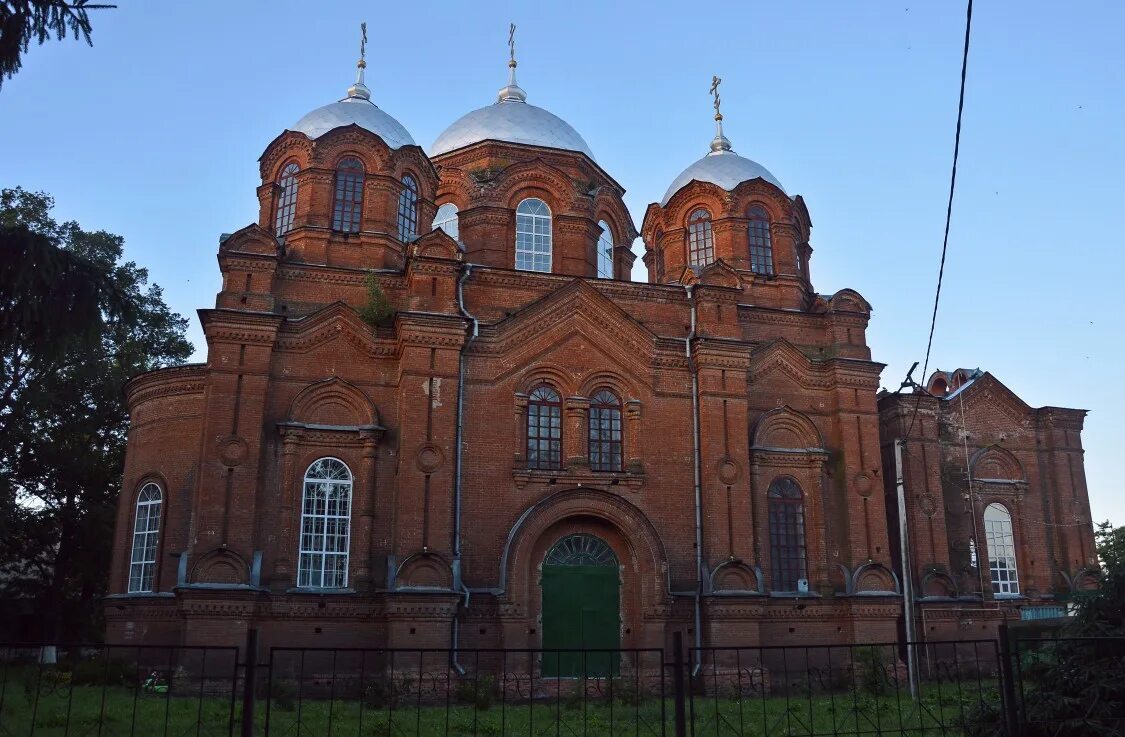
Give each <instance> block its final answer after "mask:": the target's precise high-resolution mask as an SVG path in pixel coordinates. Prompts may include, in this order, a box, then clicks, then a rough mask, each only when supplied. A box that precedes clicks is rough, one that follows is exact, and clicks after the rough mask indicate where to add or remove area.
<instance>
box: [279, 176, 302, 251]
mask: <svg viewBox="0 0 1125 737" xmlns="http://www.w3.org/2000/svg"><path fill="white" fill-rule="evenodd" d="M300 171H301V167H299V166H297V164H296V162H290V163H288V164H286V165H285V168H284V169H282V170H281V176H280V177H278V178H277V217H276V218H275V222H274V235H276V236H277V237H278V238H280V237H281V236H283V235H285V234H286V233H288V232H289V231H290V230H292V229H293V216H294V215H295V214H296V213H297V173H298V172H300Z"/></svg>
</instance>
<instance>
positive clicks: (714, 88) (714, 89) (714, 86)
mask: <svg viewBox="0 0 1125 737" xmlns="http://www.w3.org/2000/svg"><path fill="white" fill-rule="evenodd" d="M722 83H723V80H721V79H719V78H718V77H716V76H714V75H712V76H711V95H712V96H713V97H714V98H715V120H722V119H723V114H722V113H720V112H719V102H720V101H719V85H720V84H722Z"/></svg>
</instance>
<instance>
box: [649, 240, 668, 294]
mask: <svg viewBox="0 0 1125 737" xmlns="http://www.w3.org/2000/svg"><path fill="white" fill-rule="evenodd" d="M663 239H664V231H663V230H657V231H656V235H654V236H653V237H652V247H653V248H654V249H655V250H656V273H655V274H649V281H650V282H653V283H654V284H655V283H657V282H660V281H663V280H665V279H667V277H666V276H665V274H664V248H663V247H662V246H661V245H660V241H661V240H663Z"/></svg>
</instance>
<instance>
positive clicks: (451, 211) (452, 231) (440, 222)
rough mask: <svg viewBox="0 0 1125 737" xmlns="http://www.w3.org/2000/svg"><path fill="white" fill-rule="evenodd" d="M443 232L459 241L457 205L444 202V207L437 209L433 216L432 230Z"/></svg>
mask: <svg viewBox="0 0 1125 737" xmlns="http://www.w3.org/2000/svg"><path fill="white" fill-rule="evenodd" d="M439 228H440V229H441V230H444V231H445V234H446V235H448V236H449V237H450V238H452V239H453V240H455V241H459V240H460V233H461V231H460V229H459V228H458V223H457V205H455V204H453V203H452V202H446V203H445V204H444V205H442V206H441V207H439V208H438V209H437V214H436V215H434V225H433V228H432V230H438V229H439Z"/></svg>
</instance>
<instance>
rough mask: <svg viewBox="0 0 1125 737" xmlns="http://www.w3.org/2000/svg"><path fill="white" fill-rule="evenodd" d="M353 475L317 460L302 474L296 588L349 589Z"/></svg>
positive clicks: (333, 462) (337, 463) (334, 461)
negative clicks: (303, 480)
mask: <svg viewBox="0 0 1125 737" xmlns="http://www.w3.org/2000/svg"><path fill="white" fill-rule="evenodd" d="M351 517H352V472H351V471H350V470H348V467H347V466H345V465H344V463H343V462H342V461H339V460H337V459H335V458H319V459H317V460H315V461H313V463H312V465H311V466H309V468H308V470H307V471H305V488H304V493H303V494H302V496H301V547H300V557H299V559H298V563H297V585H298V586H300V587H306V588H326V589H342V588H344V587H345V586H347V585H348V549H349V548H348V545H349V536H350V528H351Z"/></svg>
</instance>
